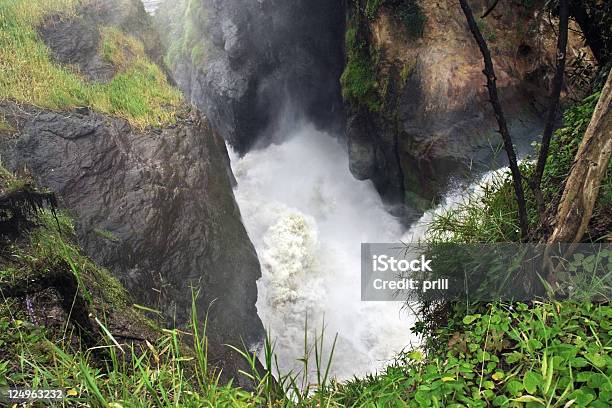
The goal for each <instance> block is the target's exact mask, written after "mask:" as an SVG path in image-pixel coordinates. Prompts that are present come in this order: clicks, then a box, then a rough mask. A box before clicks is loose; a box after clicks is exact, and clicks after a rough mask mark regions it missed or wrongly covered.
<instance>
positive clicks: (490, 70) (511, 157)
mask: <svg viewBox="0 0 612 408" xmlns="http://www.w3.org/2000/svg"><path fill="white" fill-rule="evenodd" d="M459 3H460V4H461V9H462V10H463V14H465V18H466V19H467V23H468V26H469V28H470V31H471V32H472V35H473V36H474V39H475V40H476V43H477V44H478V48H480V52H481V53H482V58H483V60H484V65H485V68H484V71H483V73H484V74H485V76H486V77H487V89H488V90H489V99H490V102H491V105H492V106H493V111H494V113H495V118H496V119H497V123H498V125H499V133H500V134H501V137H502V139H503V141H504V148H505V150H506V153H507V155H508V163H509V165H510V172H511V173H512V181H513V184H514V193H515V196H516V202H517V204H518V216H519V224H520V228H521V239H522V240H523V241H525V240H526V239H527V236H528V235H529V224H528V222H527V207H526V204H525V193H524V191H523V183H522V178H523V177H522V175H521V171H520V169H519V167H518V162H517V160H516V152H515V151H514V146H513V144H512V137H511V136H510V131H509V130H508V124H507V122H506V117H505V116H504V111H503V109H502V107H501V104H500V102H499V96H498V94H497V77H496V76H495V69H494V67H493V60H492V59H491V52H490V51H489V47H488V46H487V42H486V41H485V39H484V37H483V36H482V33H481V32H480V29H479V28H478V25H477V24H476V21H475V19H474V13H473V12H472V9H471V8H470V5H469V4H468V2H467V0H459Z"/></svg>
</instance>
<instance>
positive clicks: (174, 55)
mask: <svg viewBox="0 0 612 408" xmlns="http://www.w3.org/2000/svg"><path fill="white" fill-rule="evenodd" d="M163 7H171V8H168V9H166V10H164V13H166V14H168V16H169V18H168V24H169V27H168V30H169V31H170V34H169V35H168V37H169V38H170V41H169V44H168V51H167V53H166V57H165V60H166V63H167V64H168V66H170V67H174V66H175V65H176V64H177V63H179V62H181V61H190V62H191V63H192V64H193V65H194V66H196V67H199V68H201V67H202V64H203V63H204V62H205V60H206V57H207V55H209V53H210V52H211V49H212V45H211V44H210V43H209V42H208V40H207V39H208V38H209V36H207V35H206V34H205V28H206V27H207V25H208V19H209V15H208V10H207V9H206V7H204V5H203V3H202V2H201V1H199V0H181V1H178V2H177V3H176V4H174V3H173V4H172V5H171V6H163Z"/></svg>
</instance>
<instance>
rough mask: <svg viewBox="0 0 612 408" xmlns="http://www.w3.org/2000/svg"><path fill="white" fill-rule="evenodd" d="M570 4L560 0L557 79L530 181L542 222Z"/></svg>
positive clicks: (563, 71) (563, 69) (561, 81)
mask: <svg viewBox="0 0 612 408" xmlns="http://www.w3.org/2000/svg"><path fill="white" fill-rule="evenodd" d="M568 2H569V0H559V37H558V38H557V69H556V71H555V77H554V79H553V86H552V91H551V95H550V100H551V102H550V108H549V110H548V116H547V118H546V124H545V126H544V133H543V134H542V146H541V148H540V154H539V156H538V162H537V164H536V168H535V171H534V173H533V176H532V177H531V180H530V181H529V184H530V187H531V190H532V191H533V194H534V196H535V199H536V202H537V205H538V209H539V212H540V219H541V220H542V219H543V217H544V212H545V210H546V208H545V204H544V197H543V196H542V190H541V188H540V185H541V183H542V176H543V174H544V167H545V166H546V160H547V159H548V151H549V150H550V139H551V138H552V135H553V132H554V131H555V121H556V119H557V111H558V110H559V98H560V97H561V90H562V89H563V77H564V76H565V62H566V52H567V38H568V29H569V5H568Z"/></svg>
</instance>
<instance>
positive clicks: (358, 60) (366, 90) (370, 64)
mask: <svg viewBox="0 0 612 408" xmlns="http://www.w3.org/2000/svg"><path fill="white" fill-rule="evenodd" d="M345 41H346V49H347V54H348V61H347V64H346V67H345V69H344V72H343V73H342V76H341V78H340V83H341V85H342V97H343V98H344V100H345V101H346V102H348V103H349V104H350V105H352V106H354V107H365V108H367V109H368V110H370V111H372V112H378V111H379V110H380V108H381V101H380V99H381V98H380V95H379V89H378V88H379V87H378V82H377V80H376V72H375V64H374V61H373V58H372V52H371V50H370V47H369V45H368V44H367V42H366V41H365V40H363V39H362V38H360V37H359V32H358V28H357V27H355V26H351V27H349V28H348V29H347V31H346V37H345Z"/></svg>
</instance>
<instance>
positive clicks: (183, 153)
mask: <svg viewBox="0 0 612 408" xmlns="http://www.w3.org/2000/svg"><path fill="white" fill-rule="evenodd" d="M36 1H37V2H36V5H37V7H38V8H37V9H36V11H37V13H38V15H40V19H39V21H36V24H34V26H33V28H32V27H30V28H32V32H29V31H28V32H27V33H25V34H23V33H21V34H19V35H22V36H23V38H26V39H28V41H30V40H31V41H34V42H35V43H36V45H35V48H34V51H32V50H29V51H28V50H26V51H27V52H26V51H23V53H24V55H27V56H28V57H32V60H26V61H27V62H28V64H27V66H28V67H34V68H33V69H32V71H35V70H36V68H37V67H39V65H40V64H42V65H44V64H47V63H48V65H49V66H50V67H51V68H49V66H47V65H44V68H45V69H40V70H39V71H40V72H38V71H35V72H30V71H29V70H28V69H29V68H26V67H25V66H23V67H21V68H22V70H23V71H24V72H26V73H27V75H21V72H18V73H17V74H16V75H15V77H13V78H11V77H9V76H7V77H6V78H5V77H2V82H1V83H0V84H1V85H2V87H3V88H6V89H8V91H7V92H5V91H4V89H3V92H2V98H0V99H1V102H0V119H1V121H0V135H1V139H0V156H1V158H2V164H3V165H4V166H6V167H7V168H8V169H9V170H11V171H14V172H17V173H19V172H22V173H24V174H30V175H32V177H33V178H34V179H35V180H36V182H37V183H38V184H39V185H41V186H42V187H44V188H48V189H49V190H51V191H53V192H55V193H56V194H57V196H58V197H59V200H60V206H61V207H63V208H65V209H67V210H68V211H69V212H70V213H71V214H73V216H74V218H75V220H76V227H77V228H76V231H77V235H78V241H79V245H80V246H81V247H82V249H83V251H84V252H85V253H86V254H87V255H88V256H89V257H90V258H91V259H92V260H93V261H95V262H96V263H97V264H99V265H101V266H102V267H104V268H107V269H108V270H109V271H110V273H111V274H112V275H113V276H115V277H116V278H118V279H119V281H120V282H121V283H122V284H123V286H124V287H125V288H126V289H127V290H128V291H129V293H130V295H131V296H132V297H133V299H132V300H133V301H134V302H135V303H138V304H141V305H143V306H144V307H146V308H149V309H150V310H149V313H153V314H156V313H159V314H161V315H162V316H163V319H161V323H162V325H163V326H164V327H173V326H177V327H181V328H184V327H186V326H188V325H189V323H190V317H191V316H190V313H191V310H192V295H194V294H196V295H197V302H196V306H197V309H198V312H199V315H198V318H199V320H200V321H202V322H207V335H208V337H209V339H210V342H211V345H210V347H211V352H210V354H209V357H210V360H211V362H213V363H214V364H215V365H217V366H218V367H219V368H221V369H222V370H223V377H224V380H226V381H227V380H229V379H231V378H237V377H241V376H240V374H239V371H240V370H241V369H244V368H245V366H244V364H245V363H244V361H243V360H242V357H240V356H239V355H238V354H237V353H236V352H235V351H232V350H231V349H228V348H226V347H225V346H224V345H225V344H232V345H234V346H237V347H243V346H245V347H246V348H250V349H257V348H258V347H259V346H261V343H262V341H263V339H264V324H266V325H267V323H268V322H269V321H275V322H276V324H277V326H276V327H280V328H281V330H277V331H279V332H281V334H283V333H282V329H286V332H287V333H289V332H291V335H292V336H293V337H291V340H292V344H291V347H293V346H295V344H293V343H297V341H293V340H295V339H297V338H298V337H299V335H301V331H299V330H296V327H299V329H300V330H301V326H300V325H302V323H303V321H302V320H300V319H301V316H297V315H298V314H300V313H302V312H305V314H306V315H307V314H308V312H309V311H310V310H312V308H311V309H308V308H306V307H302V306H303V303H302V304H300V303H299V302H300V301H301V300H303V299H306V302H310V303H311V304H313V305H315V306H316V307H315V308H314V310H317V313H319V312H320V313H319V315H322V316H323V315H325V314H326V313H330V311H331V312H337V314H336V315H335V316H333V317H332V318H330V319H329V320H330V321H332V322H333V323H337V327H341V328H348V329H350V330H354V331H355V333H357V334H355V337H356V338H357V337H358V339H357V340H355V341H354V342H353V343H354V344H353V343H351V341H350V340H353V339H348V340H349V341H345V342H344V343H343V344H342V347H344V349H342V348H340V349H339V350H340V351H339V353H344V354H341V355H342V356H343V358H344V361H342V364H341V366H343V368H344V369H345V373H344V374H346V375H348V376H350V375H352V374H353V373H351V372H350V370H351V369H352V368H353V367H354V366H355V365H356V364H357V362H358V363H359V364H360V367H362V368H364V370H366V369H371V368H372V367H374V366H373V363H372V361H374V360H383V359H386V358H390V357H391V356H392V355H393V353H394V352H395V351H398V350H390V349H389V347H387V346H388V344H387V343H384V340H385V339H391V338H392V339H393V344H394V347H400V348H401V347H403V346H404V345H405V344H406V343H407V342H408V341H409V340H410V339H409V338H408V335H407V334H406V333H407V328H406V326H407V324H404V323H402V325H400V323H398V319H396V318H395V315H394V313H395V312H396V310H395V309H392V308H391V307H389V306H381V307H380V308H376V307H370V306H368V305H364V304H363V303H361V304H359V307H356V306H354V304H353V303H351V302H353V301H355V299H354V296H353V297H351V296H352V295H354V294H355V293H357V289H355V290H354V293H353V292H351V293H349V294H347V293H342V296H339V295H337V292H335V291H334V290H331V289H330V288H325V289H326V290H325V291H324V290H319V289H320V288H321V287H324V286H325V285H326V284H327V283H328V282H326V281H324V279H325V274H327V275H334V273H335V274H336V275H338V276H339V277H340V278H342V279H341V282H342V283H343V284H344V283H346V282H349V284H347V285H346V286H347V287H350V288H353V286H351V284H350V283H354V282H356V280H355V279H354V271H353V270H352V269H351V270H350V271H349V270H348V269H346V270H342V271H340V272H338V270H333V269H334V268H335V267H336V265H335V264H334V268H330V270H326V269H324V268H321V267H320V266H321V264H322V263H323V264H324V263H325V262H323V260H327V259H340V260H342V261H346V262H345V263H346V264H347V265H348V264H350V265H351V268H352V267H353V261H354V260H356V259H358V254H357V255H355V254H354V253H353V252H354V250H355V248H357V249H358V244H359V243H360V242H366V241H373V240H376V239H380V240H386V241H390V240H399V239H400V238H402V234H403V233H404V232H406V225H409V224H410V223H412V222H413V221H414V220H416V219H418V217H420V216H421V215H422V214H423V212H425V211H426V210H428V209H430V208H431V207H433V206H435V205H436V204H437V203H439V202H440V201H441V200H442V198H443V196H444V193H445V192H447V191H448V189H449V185H451V184H452V183H453V182H454V181H455V180H457V179H459V180H462V181H463V182H469V181H470V180H472V179H473V178H475V177H478V176H479V175H480V174H481V173H483V172H484V171H485V170H489V169H491V168H499V167H500V166H503V165H504V161H503V159H499V158H498V157H497V156H498V152H499V151H500V147H499V144H500V143H499V140H498V139H499V138H498V135H497V134H496V133H495V121H494V119H493V116H492V115H489V114H486V112H488V109H489V108H488V100H487V94H486V90H485V88H484V87H483V83H484V77H483V75H482V68H481V58H480V55H479V54H478V50H477V48H475V47H474V44H473V40H472V38H471V36H470V33H469V31H468V30H467V27H466V25H465V20H464V17H463V16H462V15H461V11H460V9H459V8H458V6H457V5H456V4H455V2H454V1H451V0H437V1H433V2H423V1H415V0H397V1H396V0H389V1H374V0H356V1H340V0H338V1H329V0H310V1H306V0H293V1H279V0H257V1H249V0H231V1H227V0H180V1H170V0H168V1H161V2H158V1H151V2H144V3H146V7H147V8H146V9H145V5H144V4H143V3H142V2H141V1H140V0H83V1H76V0H75V1H74V2H69V3H70V4H71V8H70V10H64V9H61V7H60V6H63V5H64V3H61V2H51V3H48V4H55V5H56V6H57V7H55V8H54V6H52V5H51V6H49V5H44V4H43V3H44V2H42V3H40V2H38V1H39V0H36ZM473 3H474V7H475V9H477V10H481V9H482V11H484V10H485V9H486V8H487V6H488V5H489V4H488V3H489V2H486V1H474V2H473ZM32 4H34V3H32ZM66 4H67V3H66ZM58 5H59V6H58ZM45 7H48V9H47V8H45ZM535 10H536V8H535V7H534V5H533V4H532V2H522V1H511V2H507V3H505V4H503V5H500V6H499V7H498V8H497V9H496V10H495V11H494V12H493V13H492V15H491V16H490V17H489V18H487V19H484V18H482V19H480V20H479V24H480V25H481V27H482V30H483V32H484V33H485V35H486V36H487V39H488V40H489V41H490V43H491V44H492V51H493V58H494V60H495V64H496V66H497V67H498V81H499V82H498V84H499V87H500V92H501V96H502V99H503V102H504V105H505V106H507V107H508V110H507V113H508V116H509V121H510V125H511V130H512V133H513V135H514V136H515V141H516V142H517V147H518V150H519V152H520V153H522V154H523V156H524V155H526V154H527V153H528V152H530V151H531V142H533V141H534V140H536V139H537V135H538V134H539V132H540V131H541V127H542V123H543V120H542V116H543V112H544V111H545V109H546V106H547V103H548V101H547V98H546V96H543V95H547V94H548V93H549V89H550V80H551V76H552V72H553V67H554V63H555V55H554V40H555V33H554V30H553V29H552V28H551V24H550V21H551V18H553V17H551V16H547V15H544V14H542V13H537V12H536V11H535ZM22 11H23V10H20V9H18V10H17V11H15V12H14V13H15V16H16V17H15V19H17V18H20V19H21V20H20V21H23V22H24V23H23V25H24V26H26V25H27V24H29V22H30V20H29V18H28V17H24V14H23V13H21V14H20V12H22ZM147 11H148V12H149V13H151V14H152V15H151V14H148V13H147ZM32 15H36V13H32ZM32 24H33V23H32ZM7 26H9V25H7ZM516 27H519V28H520V29H519V30H515V28H516ZM19 28H20V29H21V28H23V27H19ZM513 30H515V31H516V32H513ZM507 32H513V35H511V36H507V35H504V36H502V35H501V33H507ZM15 35H16V36H17V34H15ZM16 38H18V39H20V40H23V38H22V37H16ZM0 40H2V39H1V38H0ZM21 42H23V41H21ZM17 43H20V41H15V44H17ZM570 44H571V47H572V50H573V51H575V52H576V53H579V52H583V51H584V50H583V48H584V47H583V44H581V42H580V41H579V40H578V39H577V37H576V36H573V37H572V38H571V42H570ZM15 47H17V46H15ZM33 47H34V46H33ZM39 50H42V51H40V52H39V53H38V51H39ZM20 52H21V50H20ZM28 52H29V53H28ZM40 55H43V57H40ZM47 57H48V60H49V61H46V60H45V58H47ZM41 58H42V60H44V61H43V63H41V62H40V61H41ZM24 60H25V59H24ZM12 62H13V64H14V65H16V64H18V61H12ZM8 65H9V64H7V66H8ZM14 71H18V70H17V69H12V70H8V69H7V70H6V72H11V73H13V72H14ZM50 72H51V74H49V73H50ZM28 75H30V76H28ZM23 78H25V79H23ZM20 81H21V82H20ZM14 84H17V85H14ZM20 84H21V85H20ZM20 86H21V87H20ZM41 89H42V90H41ZM177 89H178V90H180V92H181V93H182V94H181V93H179V91H178V90H177ZM579 92H580V90H578V89H573V87H572V86H571V85H570V86H568V87H567V88H566V89H564V94H565V95H564V96H565V97H567V98H569V97H570V96H572V95H573V94H574V93H576V94H579ZM41 94H44V96H41ZM286 142H291V143H286ZM228 147H229V149H230V150H231V151H230V152H228ZM266 149H269V150H266ZM300 149H301V150H300ZM304 152H308V153H309V154H311V156H312V157H306V156H304V155H303V154H302V153H304ZM230 156H231V157H232V160H230ZM266 160H269V161H270V163H262V162H264V161H266ZM230 161H232V163H230ZM330 163H331V164H333V165H330ZM230 164H231V165H233V166H234V169H238V171H237V173H238V174H237V175H234V174H233V172H232V166H231V165H230ZM288 170H290V171H288ZM349 171H350V175H349V174H348V172H349ZM330 172H332V173H331V174H330ZM350 176H352V177H350ZM355 179H356V180H359V181H360V183H358V182H357V181H356V180H355ZM466 180H467V181H466ZM237 181H238V182H241V183H243V184H242V185H240V184H239V185H238V186H237V185H236V182H237ZM268 193H270V194H269V195H268ZM235 194H236V196H235ZM272 194H274V196H272ZM236 197H238V201H239V204H240V206H241V208H239V205H238V203H237V200H236ZM339 207H340V208H339ZM257 229H259V230H261V231H258V230H257ZM319 238H320V241H318V239H319ZM353 241H354V242H353ZM347 248H348V249H347ZM338 265H343V263H339V264H338ZM337 269H341V267H338V268H337ZM262 270H263V276H262ZM351 273H353V274H351ZM302 275H305V276H302ZM338 276H336V277H338ZM277 278H278V279H277ZM298 278H299V279H304V280H308V282H309V284H311V286H310V287H312V288H314V289H315V290H312V291H311V292H312V293H307V294H305V293H303V292H300V284H297V283H296V282H297V281H298ZM340 278H338V279H340ZM258 282H259V283H260V285H262V284H266V285H268V286H267V287H264V288H263V290H262V287H261V286H260V287H259V288H258V286H257V283H258ZM321 282H323V284H322V283H321ZM258 289H259V290H258ZM266 291H268V292H269V293H272V295H273V296H270V297H268V298H264V296H263V295H264V293H266ZM334 296H337V297H334ZM257 302H268V303H267V304H262V303H259V304H258V303H257ZM283 302H284V303H283ZM279 305H280V306H282V307H279ZM287 305H289V306H287ZM351 305H353V306H351ZM260 306H261V307H260ZM270 306H272V307H270ZM285 306H286V307H285ZM324 306H325V307H324ZM265 307H268V309H267V310H266V309H264V308H265ZM283 307H285V308H283ZM264 310H266V311H264ZM288 310H292V311H295V313H289V314H291V316H287V315H286V314H287V311H288ZM356 310H358V311H359V313H360V314H359V321H358V322H357V323H363V322H366V321H371V324H370V325H369V326H368V325H366V326H368V327H360V325H359V324H357V323H355V321H354V320H353V319H355V317H354V316H351V315H350V314H349V312H351V311H353V312H355V311H356ZM156 311H157V312H156ZM265 313H268V315H267V318H268V319H269V320H268V321H264V322H263V323H262V320H261V319H262V316H264V315H265ZM377 313H378V314H384V315H385V316H386V317H388V320H387V319H378V318H377V317H376V316H377ZM271 314H272V315H271ZM319 315H317V316H316V317H320V316H319ZM389 316H391V317H389ZM368 319H370V320H368ZM289 321H290V323H288V322H289ZM377 325H378V326H377ZM381 325H384V326H385V327H384V328H385V329H388V331H385V330H383V329H382V328H381ZM334 327H336V326H334ZM389 327H390V328H389ZM296 333H297V334H296ZM352 333H353V332H351V334H352ZM341 339H342V337H341ZM347 344H348V345H347ZM291 347H289V348H291ZM292 351H294V350H292ZM370 352H371V354H372V355H373V356H374V357H372V356H370V354H368V353H370ZM359 353H361V354H359ZM353 355H355V356H356V357H354V358H353V359H351V356H353ZM364 356H365V357H364ZM364 372H367V370H366V371H364ZM241 384H242V383H241Z"/></svg>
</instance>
